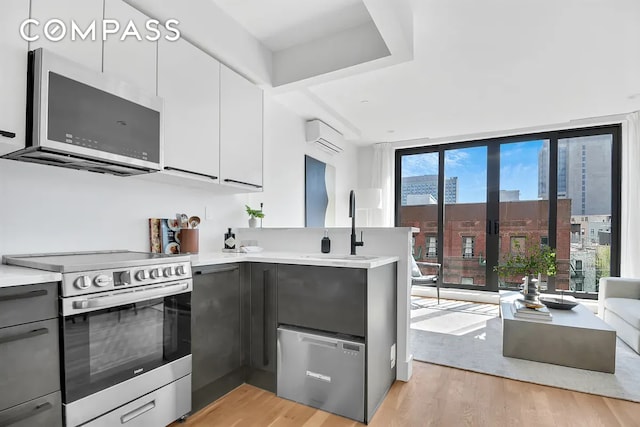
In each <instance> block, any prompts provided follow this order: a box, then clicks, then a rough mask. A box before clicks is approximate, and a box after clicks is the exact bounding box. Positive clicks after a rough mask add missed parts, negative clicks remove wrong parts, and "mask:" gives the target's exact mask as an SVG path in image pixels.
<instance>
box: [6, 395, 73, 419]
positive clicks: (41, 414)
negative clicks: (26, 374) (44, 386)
mask: <svg viewBox="0 0 640 427" xmlns="http://www.w3.org/2000/svg"><path fill="white" fill-rule="evenodd" d="M61 425H62V404H61V402H60V392H59V391H57V392H55V393H51V394H48V395H46V396H43V397H39V398H37V399H33V400H31V401H29V402H26V403H22V404H20V405H16V406H14V407H12V408H9V409H6V410H4V411H0V426H3V427H4V426H11V427H53V426H61Z"/></svg>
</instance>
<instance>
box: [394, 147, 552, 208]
mask: <svg viewBox="0 0 640 427" xmlns="http://www.w3.org/2000/svg"><path fill="white" fill-rule="evenodd" d="M540 148H542V141H541V140H538V141H527V142H519V143H511V144H502V145H501V146H500V189H501V190H520V200H537V199H538V152H539V151H540ZM437 174H438V153H424V154H414V155H408V156H403V158H402V176H405V177H406V176H420V175H437ZM445 176H446V178H449V177H454V176H457V177H458V203H478V202H485V201H486V199H487V147H472V148H460V149H451V150H446V151H445Z"/></svg>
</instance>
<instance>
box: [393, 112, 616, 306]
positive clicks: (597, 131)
mask: <svg viewBox="0 0 640 427" xmlns="http://www.w3.org/2000/svg"><path fill="white" fill-rule="evenodd" d="M602 134H610V135H611V137H612V142H611V165H610V166H611V189H610V191H611V241H610V244H609V245H610V247H611V254H610V256H611V258H610V272H609V274H610V275H611V276H619V275H620V259H621V257H620V249H621V245H620V242H621V237H620V235H621V230H620V226H621V224H620V219H621V215H620V213H621V194H620V193H621V191H620V190H621V186H622V185H621V184H622V183H621V181H622V178H621V169H622V166H621V153H622V143H621V140H622V136H621V135H622V125H621V124H620V123H617V124H610V125H602V126H591V127H585V128H575V129H560V130H553V131H545V132H536V133H530V134H521V135H509V136H503V137H496V138H486V139H477V140H466V141H465V140H461V141H458V142H451V143H443V144H439V145H426V146H419V147H410V148H402V149H397V150H396V152H395V182H394V189H395V209H394V218H395V220H394V223H395V225H396V226H401V224H400V217H399V212H400V209H401V207H402V205H401V198H402V196H401V176H402V157H403V156H406V155H415V154H424V153H436V154H438V155H439V156H440V167H439V172H438V182H439V187H440V188H439V197H438V218H440V219H439V221H438V222H439V226H438V228H439V230H438V239H437V242H438V250H437V254H438V262H440V263H442V262H443V255H442V254H443V252H442V249H443V248H442V246H443V241H442V238H443V232H442V229H443V225H442V218H443V206H444V204H445V203H446V201H445V200H444V196H445V194H444V184H443V182H444V181H443V180H444V179H445V178H446V177H445V175H444V161H443V160H442V159H443V155H444V152H445V150H450V149H456V148H464V147H472V146H478V145H485V146H487V147H488V149H489V150H491V149H495V147H497V149H499V147H500V146H501V145H502V144H503V143H517V142H527V141H532V140H538V139H540V140H549V170H548V190H547V191H548V195H549V227H548V234H547V237H548V242H549V246H550V247H552V248H555V247H556V240H557V201H558V199H559V195H558V178H559V177H558V157H559V150H558V140H561V139H566V138H578V137H586V136H593V135H602ZM562 155H564V156H566V153H563V154H562ZM562 155H561V156H562ZM563 179H566V177H563ZM489 181H490V178H489V177H488V185H487V188H488V189H489V188H490V187H491V184H492V183H491V182H489ZM493 184H494V185H495V184H496V183H493ZM498 188H499V185H498ZM488 193H489V190H488ZM552 195H553V196H554V197H551V196H552ZM490 200H491V197H487V204H489V202H490ZM494 200H495V198H494ZM488 209H489V208H488ZM489 217H490V215H489V212H488V216H487V218H488V219H489ZM581 232H584V230H581ZM501 238H502V234H500V235H499V239H498V244H497V245H496V246H499V244H500V243H501ZM497 250H498V251H499V249H497ZM488 255H489V254H487V256H488ZM487 260H488V261H495V260H490V259H489V258H487ZM490 268H492V264H491V262H487V275H486V277H487V283H488V282H489V281H490V280H492V279H493V278H495V279H497V276H494V275H492V274H491V272H490ZM548 285H549V292H555V278H554V277H550V278H549V283H548ZM443 286H445V287H447V284H446V283H443ZM451 287H458V288H463V289H464V288H467V286H464V285H462V286H460V285H454V286H451ZM474 289H478V288H477V287H476V288H474ZM596 289H598V286H597V284H596ZM564 293H565V294H568V295H571V294H573V295H576V296H579V297H580V298H588V299H596V298H597V295H598V293H597V291H596V292H589V293H586V292H572V291H564Z"/></svg>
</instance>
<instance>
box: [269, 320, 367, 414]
mask: <svg viewBox="0 0 640 427" xmlns="http://www.w3.org/2000/svg"><path fill="white" fill-rule="evenodd" d="M364 351H365V345H364V341H363V340H346V339H343V338H342V337H339V336H337V335H332V334H327V333H321V332H316V331H309V330H307V329H302V328H295V327H290V326H281V327H279V328H278V396H280V397H283V398H285V399H289V400H293V401H296V402H299V403H302V404H305V405H309V406H313V407H314V408H319V409H322V410H324V411H328V412H332V413H334V414H338V415H342V416H345V417H348V418H352V419H354V420H357V421H361V422H363V421H364V363H365V354H364Z"/></svg>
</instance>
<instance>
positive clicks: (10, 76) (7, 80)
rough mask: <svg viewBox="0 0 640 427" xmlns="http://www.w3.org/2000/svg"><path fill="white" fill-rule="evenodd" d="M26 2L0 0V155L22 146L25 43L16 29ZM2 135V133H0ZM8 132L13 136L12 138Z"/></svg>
mask: <svg viewBox="0 0 640 427" xmlns="http://www.w3.org/2000/svg"><path fill="white" fill-rule="evenodd" d="M28 17H29V2H28V1H24V0H2V13H0V58H2V65H0V132H1V133H2V134H0V155H3V154H7V153H10V152H12V151H16V150H19V149H21V148H24V143H25V109H26V100H27V96H26V94H27V42H26V40H24V39H23V38H22V37H20V34H19V32H18V30H19V28H20V24H21V23H22V22H23V21H24V20H25V19H27V18H28ZM3 134H4V135H3ZM12 134H15V136H13V137H12Z"/></svg>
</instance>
